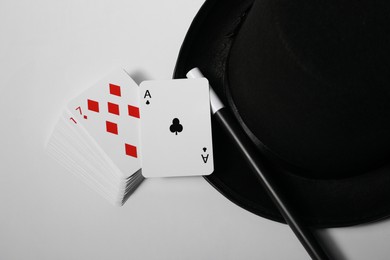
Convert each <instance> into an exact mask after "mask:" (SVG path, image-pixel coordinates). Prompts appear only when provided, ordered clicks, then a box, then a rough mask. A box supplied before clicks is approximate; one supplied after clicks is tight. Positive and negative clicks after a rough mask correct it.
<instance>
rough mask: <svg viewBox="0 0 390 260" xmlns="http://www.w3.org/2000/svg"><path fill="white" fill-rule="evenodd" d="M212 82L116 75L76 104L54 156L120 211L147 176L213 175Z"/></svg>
mask: <svg viewBox="0 0 390 260" xmlns="http://www.w3.org/2000/svg"><path fill="white" fill-rule="evenodd" d="M210 117H211V116H210V104H209V85H208V81H207V79H205V78H201V79H178V80H151V81H144V82H142V83H141V84H140V86H138V85H137V84H136V83H135V82H134V81H133V80H132V79H131V77H130V76H129V75H128V74H127V73H126V72H125V71H124V70H122V69H117V70H115V71H113V72H112V73H110V74H108V75H107V76H106V77H104V78H103V79H101V80H100V81H98V82H97V83H96V84H94V85H93V86H92V87H90V88H88V89H87V90H86V91H85V92H83V93H82V94H81V95H80V96H78V97H76V98H75V99H73V100H71V101H70V102H69V103H68V105H67V106H66V108H65V109H64V111H63V113H62V115H61V117H60V119H59V121H58V123H57V124H56V126H55V128H54V131H53V133H52V135H51V137H50V139H49V142H48V144H47V150H48V152H49V154H50V155H51V156H52V157H53V158H55V159H56V160H57V161H58V162H59V163H60V164H62V165H63V166H64V167H66V168H67V169H68V170H69V171H70V172H72V173H74V174H75V175H77V176H78V177H80V178H81V179H82V180H83V181H84V182H85V183H86V184H88V185H89V186H90V187H91V188H93V189H94V190H96V191H97V192H98V193H99V194H101V195H102V196H103V197H104V198H106V199H107V200H108V201H110V202H111V203H113V204H114V205H118V206H120V205H123V203H124V202H125V201H126V199H127V198H128V197H129V196H130V195H131V194H132V192H133V191H134V190H135V189H136V188H137V187H138V186H139V185H140V184H141V183H142V181H143V180H144V179H145V177H174V176H194V175H209V174H211V173H212V172H213V170H214V164H213V147H212V137H211V118H210Z"/></svg>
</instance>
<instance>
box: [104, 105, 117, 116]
mask: <svg viewBox="0 0 390 260" xmlns="http://www.w3.org/2000/svg"><path fill="white" fill-rule="evenodd" d="M107 106H108V112H110V113H111V114H115V115H118V116H119V106H118V105H117V104H114V103H111V102H107Z"/></svg>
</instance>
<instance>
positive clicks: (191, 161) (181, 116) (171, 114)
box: [140, 78, 214, 177]
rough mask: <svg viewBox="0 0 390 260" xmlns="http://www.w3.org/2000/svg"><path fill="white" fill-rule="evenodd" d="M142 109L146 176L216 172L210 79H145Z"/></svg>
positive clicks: (142, 141) (141, 93) (142, 87)
mask: <svg viewBox="0 0 390 260" xmlns="http://www.w3.org/2000/svg"><path fill="white" fill-rule="evenodd" d="M140 110H141V146H142V149H141V154H142V156H141V160H142V175H143V176H145V177H166V176H193V175H209V174H211V173H212V172H213V170H214V163H213V147H212V136H211V118H210V117H211V115H210V101H209V84H208V81H207V79H205V78H202V79H177V80H158V81H144V82H142V83H141V85H140Z"/></svg>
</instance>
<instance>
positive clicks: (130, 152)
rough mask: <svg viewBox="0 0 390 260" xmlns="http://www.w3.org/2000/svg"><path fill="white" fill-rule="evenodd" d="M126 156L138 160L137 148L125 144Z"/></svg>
mask: <svg viewBox="0 0 390 260" xmlns="http://www.w3.org/2000/svg"><path fill="white" fill-rule="evenodd" d="M125 151H126V155H128V156H132V157H135V158H137V147H136V146H133V145H131V144H125Z"/></svg>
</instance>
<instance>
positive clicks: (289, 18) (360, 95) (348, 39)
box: [174, 0, 390, 227]
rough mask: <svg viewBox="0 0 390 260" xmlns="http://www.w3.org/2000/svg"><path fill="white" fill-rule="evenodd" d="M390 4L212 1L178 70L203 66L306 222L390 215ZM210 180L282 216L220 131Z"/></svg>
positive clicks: (243, 202)
mask: <svg viewBox="0 0 390 260" xmlns="http://www.w3.org/2000/svg"><path fill="white" fill-rule="evenodd" d="M389 14H390V2H388V1H375V2H372V1H368V0H363V1H319V0H311V1H307V0H306V1H305V0H296V1H289V0H207V1H206V2H205V4H204V5H203V6H202V8H201V9H200V11H199V13H198V14H197V16H196V17H195V19H194V21H193V23H192V25H191V27H190V29H189V31H188V33H187V36H186V38H185V40H184V43H183V45H182V48H181V50H180V53H179V57H178V60H177V64H176V68H175V72H174V77H175V78H184V77H185V75H186V73H187V72H188V71H189V70H190V69H192V68H193V67H199V68H200V70H201V71H202V72H203V74H204V75H205V76H206V77H207V78H208V79H209V81H210V85H211V86H213V88H214V90H215V91H216V93H217V94H218V95H219V96H220V98H221V99H222V100H223V101H224V102H225V104H226V105H227V106H228V107H229V109H230V111H231V113H232V114H233V115H234V117H235V118H236V120H237V121H238V122H239V124H240V125H241V127H242V130H243V131H245V133H246V135H247V136H248V138H250V139H251V140H252V142H253V143H254V144H255V145H256V146H257V148H258V152H259V153H262V154H263V155H265V157H266V158H267V160H268V162H269V163H270V164H271V165H272V170H273V173H274V178H275V180H276V182H277V183H278V185H279V186H280V187H281V190H283V192H284V193H285V195H286V196H288V197H289V199H290V200H291V203H292V204H293V205H294V207H295V208H297V210H298V212H299V213H300V215H301V217H302V218H303V220H304V221H305V222H306V223H307V224H308V225H311V226H315V227H331V226H332V227H335V226H347V225H354V224H359V223H364V222H368V221H373V220H378V219H380V218H383V217H386V216H388V215H389V214H390V73H389V72H390V15H389ZM213 139H214V158H215V171H214V173H213V174H212V175H210V176H208V177H206V179H207V180H208V181H209V182H210V183H211V184H212V185H213V186H214V187H215V188H216V189H218V190H219V191H220V192H221V193H222V194H224V195H225V196H226V197H227V198H229V199H230V200H231V201H233V202H234V203H236V204H238V205H240V206H241V207H243V208H245V209H247V210H249V211H251V212H253V213H255V214H258V215H260V216H264V217H266V218H269V219H273V220H276V221H283V220H282V217H281V216H280V214H279V213H278V211H277V209H276V208H275V206H274V205H273V204H272V202H271V201H270V199H269V198H268V196H267V194H266V193H265V191H264V190H263V188H262V186H261V184H260V183H259V182H258V181H257V179H256V177H255V176H254V175H253V174H252V173H251V171H250V170H249V168H248V167H247V165H246V163H245V162H244V160H243V159H242V158H241V156H240V154H239V152H238V150H237V149H236V148H235V147H234V146H233V145H232V143H231V142H230V140H229V139H228V137H227V136H226V135H225V134H224V132H223V131H222V130H221V128H220V127H219V126H218V125H216V124H213Z"/></svg>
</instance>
